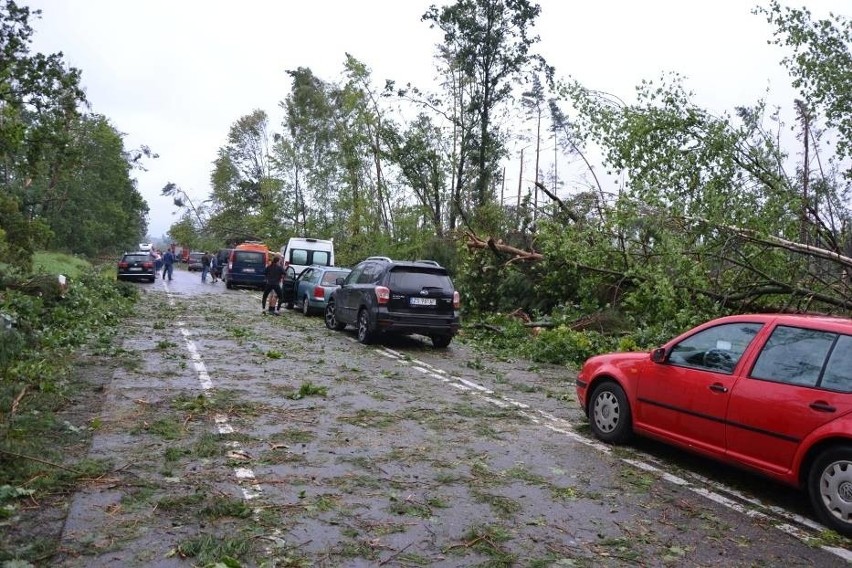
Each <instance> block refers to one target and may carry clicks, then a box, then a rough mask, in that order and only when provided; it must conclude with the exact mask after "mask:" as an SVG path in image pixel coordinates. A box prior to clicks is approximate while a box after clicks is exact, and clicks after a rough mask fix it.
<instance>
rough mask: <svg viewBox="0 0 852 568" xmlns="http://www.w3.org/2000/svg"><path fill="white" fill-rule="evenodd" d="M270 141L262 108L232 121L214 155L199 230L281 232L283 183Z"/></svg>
mask: <svg viewBox="0 0 852 568" xmlns="http://www.w3.org/2000/svg"><path fill="white" fill-rule="evenodd" d="M272 143H273V135H272V134H271V133H270V132H269V117H268V116H267V114H266V112H265V111H262V110H255V111H253V112H251V113H250V114H247V115H245V116H243V117H241V118H239V119H238V120H237V121H236V122H235V123H234V124H233V125H232V126H231V129H230V131H229V132H228V143H227V144H226V145H225V146H224V147H222V148H220V150H219V153H218V156H217V158H216V160H215V161H214V169H213V173H212V175H211V182H212V185H213V193H212V199H211V201H210V204H209V211H207V213H208V214H209V215H208V218H206V219H205V221H204V223H203V225H204V226H203V227H200V228H201V229H203V230H202V233H203V234H206V233H207V232H208V229H209V228H210V227H219V228H220V230H222V233H221V234H219V235H218V237H219V238H220V240H222V241H224V240H227V236H228V235H238V234H242V235H244V236H248V235H254V236H256V238H260V239H263V240H268V241H277V240H279V239H280V238H281V225H282V221H281V211H282V206H281V205H282V204H281V183H280V180H279V179H278V178H277V177H276V176H275V173H274V171H273V163H272V158H271V153H272V149H271V145H272ZM235 213H239V215H237V214H235ZM208 219H209V220H210V221H211V222H212V224H211V225H210V227H208V226H207V221H208ZM226 220H227V222H226ZM229 223H240V224H241V226H228V224H229ZM208 236H209V235H208Z"/></svg>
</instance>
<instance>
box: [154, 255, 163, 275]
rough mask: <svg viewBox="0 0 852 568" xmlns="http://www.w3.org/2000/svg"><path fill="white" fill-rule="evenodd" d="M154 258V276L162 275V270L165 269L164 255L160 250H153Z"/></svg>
mask: <svg viewBox="0 0 852 568" xmlns="http://www.w3.org/2000/svg"><path fill="white" fill-rule="evenodd" d="M151 250H152V251H153V256H154V276H159V275H160V270H161V269H162V268H163V255H161V254H160V251H159V250H158V249H151Z"/></svg>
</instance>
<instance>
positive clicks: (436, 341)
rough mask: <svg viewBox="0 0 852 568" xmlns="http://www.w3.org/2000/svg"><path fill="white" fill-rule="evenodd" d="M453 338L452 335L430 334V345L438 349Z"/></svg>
mask: <svg viewBox="0 0 852 568" xmlns="http://www.w3.org/2000/svg"><path fill="white" fill-rule="evenodd" d="M452 340H453V336H452V335H433V336H432V345H433V346H434V347H437V348H438V349H443V348H444V347H446V346H447V345H449V344H450V341H452Z"/></svg>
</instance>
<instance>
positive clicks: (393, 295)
mask: <svg viewBox="0 0 852 568" xmlns="http://www.w3.org/2000/svg"><path fill="white" fill-rule="evenodd" d="M338 282H339V284H340V287H339V288H337V289H336V290H335V291H334V292H333V293H332V294H331V297H330V298H329V300H328V304H327V305H326V308H325V325H326V327H327V328H329V329H334V330H338V331H340V330H342V329H344V328H345V327H346V326H347V324H350V325H354V326H355V327H356V328H357V330H358V341H360V342H361V343H371V342H372V341H373V340H375V339H377V338H378V337H379V336H380V335H381V334H383V333H398V334H410V333H418V334H420V335H427V336H429V337H430V338H431V339H432V344H433V345H434V346H435V347H446V346H447V345H449V344H450V341H452V339H453V336H454V335H455V334H456V333H458V330H459V326H460V318H459V293H458V292H457V291H456V290H455V287H454V286H453V282H452V280H451V279H450V276H449V274H447V270H446V269H445V268H443V267H441V266H439V265H437V263H426V262H407V261H394V260H391V259H389V258H385V257H370V258H368V259H367V260H365V261H363V262H361V263H360V264H358V265H357V266H356V267H355V268H353V269H352V272H350V273H349V275H348V276H347V277H346V279H345V280H339V281H338Z"/></svg>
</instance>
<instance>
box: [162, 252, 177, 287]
mask: <svg viewBox="0 0 852 568" xmlns="http://www.w3.org/2000/svg"><path fill="white" fill-rule="evenodd" d="M174 264H175V253H174V251H172V249H168V250H167V251H166V254H164V255H163V280H165V279H166V274H168V275H169V282H171V281H172V271H173V270H174Z"/></svg>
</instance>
